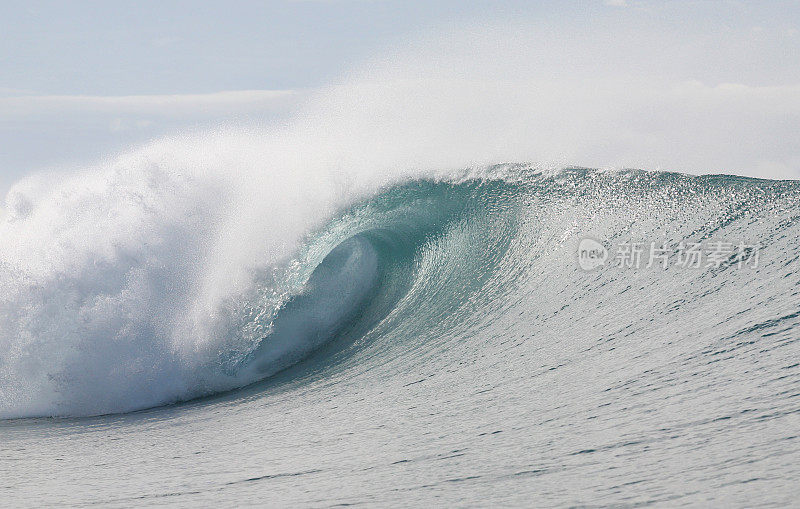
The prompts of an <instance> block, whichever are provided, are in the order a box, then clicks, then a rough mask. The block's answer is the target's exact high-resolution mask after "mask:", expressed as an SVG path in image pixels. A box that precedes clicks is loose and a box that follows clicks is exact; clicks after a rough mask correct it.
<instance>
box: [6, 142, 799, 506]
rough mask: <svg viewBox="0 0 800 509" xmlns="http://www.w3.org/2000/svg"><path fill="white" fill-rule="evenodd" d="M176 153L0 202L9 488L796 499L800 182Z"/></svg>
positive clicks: (208, 501) (233, 494) (198, 498)
mask: <svg viewBox="0 0 800 509" xmlns="http://www.w3.org/2000/svg"><path fill="white" fill-rule="evenodd" d="M156 152H157V151H156ZM187 152H190V151H187ZM201 156H202V155H199V156H198V159H201V158H202V157H201ZM186 157H187V158H191V157H193V155H191V154H190V155H187V156H186ZM219 164H220V166H224V165H225V161H222V162H220V163H219ZM178 167H179V168H181V171H177V170H175V169H174V168H178ZM189 167H192V165H191V164H183V165H175V164H172V163H171V162H170V161H166V160H164V158H159V157H152V153H150V154H149V155H147V156H146V157H145V156H143V155H141V154H139V155H134V156H129V157H128V158H127V159H125V158H123V159H121V160H119V161H117V162H116V163H113V164H106V165H104V166H102V167H101V168H98V169H93V170H92V171H90V172H88V173H83V174H79V175H74V176H70V177H63V178H58V179H50V178H45V177H42V178H39V179H29V180H27V181H26V182H23V183H21V184H19V185H18V186H16V187H15V188H14V189H12V191H11V192H10V193H9V195H8V197H7V201H6V203H7V211H6V214H5V216H4V217H3V218H2V220H1V221H0V238H2V239H3V242H2V244H1V245H0V388H2V390H1V391H0V505H4V506H69V507H73V506H82V507H85V506H93V505H102V506H109V507H134V506H145V505H147V506H151V505H167V504H169V505H175V506H194V507H197V506H215V507H238V506H304V507H331V506H343V505H356V506H358V505H365V506H409V505H411V506H424V507H430V506H442V507H446V506H490V505H491V506H535V507H568V506H572V507H576V506H577V507H600V506H614V507H637V506H650V505H652V506H657V507H674V506H682V505H690V506H716V507H725V506H739V507H787V506H796V505H798V504H800V501H798V499H800V482H798V480H799V479H800V273H799V272H798V269H800V184H798V182H795V181H770V180H759V179H752V178H745V177H737V176H729V175H706V176H689V175H683V174H678V173H667V172H647V171H638V170H626V171H600V170H590V169H582V168H567V169H558V170H552V169H551V170H544V169H541V168H537V167H534V166H528V165H512V164H504V165H497V166H490V167H482V168H479V169H471V170H463V171H429V172H416V173H404V174H392V176H391V178H389V177H386V176H385V175H384V176H383V177H381V178H377V177H376V178H374V179H373V181H372V182H371V183H370V184H369V185H367V184H364V180H363V179H359V178H358V177H357V176H355V177H352V178H350V177H347V178H342V179H338V178H337V179H329V178H328V177H327V176H311V177H309V176H307V175H301V176H298V175H296V174H290V173H287V174H285V175H273V176H272V177H271V179H270V180H269V181H268V182H267V183H266V184H264V183H263V182H260V181H258V180H257V179H253V180H248V179H245V178H241V176H237V178H236V182H237V184H235V185H234V184H231V183H230V182H229V181H228V180H226V179H225V178H224V177H220V176H219V175H218V174H216V173H214V172H210V171H206V169H203V168H200V169H196V168H195V169H193V170H192V171H189V170H185V168H189Z"/></svg>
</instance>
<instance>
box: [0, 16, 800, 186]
mask: <svg viewBox="0 0 800 509" xmlns="http://www.w3.org/2000/svg"><path fill="white" fill-rule="evenodd" d="M496 20H506V22H511V23H515V24H516V26H517V28H518V27H519V25H520V24H522V25H524V24H526V23H530V25H531V31H534V30H536V29H537V28H538V29H541V27H550V28H553V29H554V32H556V33H557V34H559V35H558V36H557V37H555V38H554V40H555V41H556V42H555V43H554V44H558V39H559V38H562V37H563V39H564V40H571V39H572V38H574V37H581V38H583V39H584V44H586V45H591V34H592V33H593V32H598V33H609V32H614V31H620V33H623V34H624V33H633V34H635V33H647V32H648V31H649V30H650V28H649V27H650V26H654V25H656V24H657V25H658V26H659V29H660V30H661V31H662V32H665V33H668V34H669V35H668V36H667V37H665V38H664V39H663V41H664V44H663V49H664V51H665V52H668V51H674V52H675V54H680V55H682V56H681V57H680V58H675V57H668V56H667V57H665V56H663V55H661V54H660V52H661V47H655V49H654V50H653V51H652V52H651V54H649V55H645V57H644V58H641V59H640V60H638V61H637V62H639V63H638V64H636V65H641V66H642V67H647V68H648V69H649V72H650V74H651V75H656V74H663V75H665V76H670V77H672V78H674V79H675V80H678V79H681V80H693V79H699V80H700V81H702V82H703V83H704V84H707V85H710V86H716V85H718V84H720V83H735V84H739V85H743V86H753V87H770V86H772V87H775V86H779V87H791V86H795V85H798V84H800V65H797V62H798V61H800V54H799V53H798V48H800V35H798V34H799V33H800V32H798V29H800V21H799V20H800V3H799V2H787V1H784V2H769V3H756V2H743V1H733V0H730V1H720V2H675V1H673V2H655V1H634V0H627V1H626V0H606V1H603V0H596V1H582V2H530V1H466V2H465V1H449V0H447V1H394V0H374V1H370V0H329V1H289V0H272V1H261V2H255V1H247V2H236V1H233V2H231V1H226V2H189V1H157V2H155V1H153V2H147V1H140V2H133V1H130V2H109V1H94V2H42V1H29V2H10V1H3V2H0V193H2V192H3V190H4V189H6V188H7V187H8V186H9V185H11V183H13V182H14V181H15V180H16V179H18V178H19V177H20V176H21V175H24V174H26V173H28V172H31V171H35V170H38V169H41V168H46V167H52V166H74V165H80V164H86V163H87V162H91V161H94V160H96V159H97V158H99V157H101V156H103V155H104V154H107V153H109V152H113V151H116V150H122V149H124V148H125V147H127V146H129V145H132V144H136V143H140V142H142V141H145V140H147V139H150V138H153V137H156V136H159V135H161V134H164V133H169V132H174V131H176V130H180V129H183V128H186V127H187V126H205V125H214V124H216V123H219V122H223V121H224V122H244V121H251V120H264V119H280V118H283V117H285V116H287V115H289V114H291V112H292V111H294V109H295V108H296V107H297V105H298V104H300V103H302V102H303V100H304V98H305V97H306V96H307V95H308V94H309V93H311V92H313V91H314V90H316V89H318V88H320V87H324V86H326V85H327V84H329V83H331V82H335V81H337V80H340V79H342V77H343V76H345V75H347V73H348V72H350V71H351V70H355V69H360V68H362V67H363V66H364V65H365V64H364V63H365V62H372V61H374V59H376V58H378V59H380V58H381V55H384V54H391V52H392V51H394V48H398V47H404V46H407V45H409V41H417V40H420V38H422V39H424V37H426V35H427V34H431V33H439V32H442V31H444V32H447V31H456V32H457V31H459V30H461V31H467V32H469V31H473V32H481V31H482V30H483V26H484V23H485V24H487V25H488V24H491V23H495V22H496ZM494 29H495V30H496V24H495V28H494ZM689 33H691V34H695V36H694V38H687V37H685V36H684V35H685V34H689ZM698 33H700V34H707V36H706V37H705V39H702V38H698V37H697V36H696V34H698ZM621 40H624V39H621ZM686 40H689V41H692V42H691V43H690V44H691V45H693V46H691V47H687V48H684V49H682V50H680V52H679V50H678V49H675V48H677V47H679V46H680V45H681V44H683V42H682V41H686ZM627 44H629V45H636V40H635V38H633V37H632V38H631V39H630V40H628V41H627ZM720 48H724V50H723V49H720ZM517 50H518V51H517V53H519V54H518V55H514V56H513V58H521V56H522V55H523V54H524V53H525V52H526V51H527V50H528V48H527V47H526V46H525V45H524V44H522V45H520V46H519V47H518V48H517ZM579 53H581V51H580V50H576V52H575V54H574V55H573V56H575V58H576V61H577V60H579V59H580V54H579ZM716 53H719V55H716ZM467 54H468V52H467ZM665 54H666V53H665ZM730 55H734V58H731V57H730ZM429 56H430V55H429ZM612 57H613V55H612ZM565 58H570V56H569V55H567V57H565ZM695 60H696V62H695V63H694V64H692V61H695ZM600 61H601V63H602V62H603V61H604V57H601V58H600ZM709 62H712V64H711V65H709ZM673 64H680V66H677V65H673ZM518 65H520V66H521V67H525V64H518ZM587 65H590V64H587ZM609 65H620V66H626V65H628V64H626V63H624V62H623V63H619V62H617V63H616V64H609ZM787 90H788V89H787ZM787 93H788V92H787ZM794 115H795V112H794V110H792V111H790V114H789V119H788V120H786V121H785V122H784V123H786V122H789V123H790V124H791V125H789V127H793V126H794V125H795V124H794V123H795V122H796V118H795V116H794ZM780 122H783V121H782V120H780V119H777V120H776V121H775V123H774V125H773V124H770V125H769V126H767V127H765V129H773V128H775V125H778V124H780ZM783 132H784V131H781V133H783ZM781 135H782V134H781ZM776 160H778V162H777V163H776V164H779V165H780V167H781V168H783V170H781V171H783V172H784V173H785V172H786V171H787V170H786V168H789V167H790V166H792V165H793V164H794V163H793V161H795V160H797V154H784V155H781V156H780V157H777V159H776ZM600 162H602V161H600ZM701 162H702V160H701ZM790 169H791V168H790ZM794 169H796V168H794ZM796 170H797V171H798V174H799V175H800V169H796Z"/></svg>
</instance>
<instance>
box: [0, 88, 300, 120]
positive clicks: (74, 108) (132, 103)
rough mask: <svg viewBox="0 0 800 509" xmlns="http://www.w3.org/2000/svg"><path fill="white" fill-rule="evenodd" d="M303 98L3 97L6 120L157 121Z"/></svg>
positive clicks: (288, 94) (244, 94)
mask: <svg viewBox="0 0 800 509" xmlns="http://www.w3.org/2000/svg"><path fill="white" fill-rule="evenodd" d="M299 95H301V94H300V93H299V92H298V91H295V90H240V91H229V92H217V93H212V94H176V95H129V96H88V95H25V96H11V97H8V96H7V97H0V117H2V119H3V120H11V119H16V120H20V119H26V118H31V117H38V116H41V115H48V116H49V115H53V114H56V113H59V114H68V113H73V114H79V113H80V114H111V115H126V114H127V115H136V116H155V117H175V116H178V117H197V116H205V115H219V114H222V115H225V114H234V113H242V112H249V111H253V110H272V109H280V108H283V107H286V105H287V104H290V103H292V102H294V101H296V100H297V99H298V96H299Z"/></svg>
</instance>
